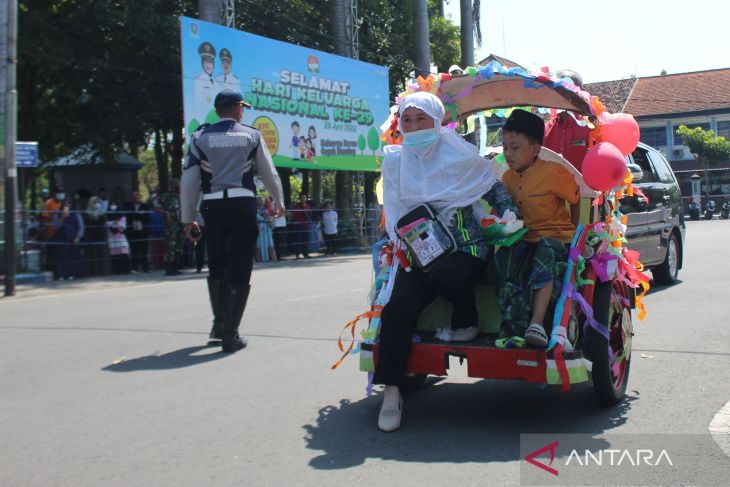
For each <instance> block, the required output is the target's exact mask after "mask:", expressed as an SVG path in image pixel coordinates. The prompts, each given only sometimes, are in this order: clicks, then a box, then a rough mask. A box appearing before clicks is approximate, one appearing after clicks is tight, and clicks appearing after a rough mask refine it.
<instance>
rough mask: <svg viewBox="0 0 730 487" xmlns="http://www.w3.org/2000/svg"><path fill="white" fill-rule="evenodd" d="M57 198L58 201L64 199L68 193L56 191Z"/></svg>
mask: <svg viewBox="0 0 730 487" xmlns="http://www.w3.org/2000/svg"><path fill="white" fill-rule="evenodd" d="M56 199H57V200H58V201H63V200H65V199H66V193H56Z"/></svg>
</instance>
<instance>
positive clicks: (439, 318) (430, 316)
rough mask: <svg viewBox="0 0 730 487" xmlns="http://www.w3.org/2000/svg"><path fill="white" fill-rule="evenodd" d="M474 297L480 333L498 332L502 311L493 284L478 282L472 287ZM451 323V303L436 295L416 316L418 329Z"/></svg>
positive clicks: (433, 328) (433, 327) (438, 326)
mask: <svg viewBox="0 0 730 487" xmlns="http://www.w3.org/2000/svg"><path fill="white" fill-rule="evenodd" d="M474 297H475V299H476V303H477V311H479V328H480V330H481V332H482V333H495V334H496V333H499V325H500V324H501V323H502V312H501V310H500V307H499V303H498V302H497V294H496V292H495V289H494V286H492V285H489V284H480V285H478V286H477V287H476V288H474ZM449 323H451V304H449V303H448V302H447V301H446V300H445V299H444V298H442V297H441V296H437V297H436V299H434V300H433V302H432V303H431V304H429V305H428V306H427V307H426V308H425V309H424V310H423V311H421V314H420V315H419V317H418V331H422V332H428V331H430V332H433V331H435V330H436V329H437V328H443V327H445V326H447V325H448V324H449Z"/></svg>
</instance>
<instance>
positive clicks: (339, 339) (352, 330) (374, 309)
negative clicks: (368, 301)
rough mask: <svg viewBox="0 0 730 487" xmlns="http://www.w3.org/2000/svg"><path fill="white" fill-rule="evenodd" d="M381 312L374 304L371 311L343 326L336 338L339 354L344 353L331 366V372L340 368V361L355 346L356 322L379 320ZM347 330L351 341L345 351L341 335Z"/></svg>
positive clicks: (381, 308)
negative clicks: (365, 319)
mask: <svg viewBox="0 0 730 487" xmlns="http://www.w3.org/2000/svg"><path fill="white" fill-rule="evenodd" d="M382 311H383V307H382V306H380V305H377V304H376V305H374V306H373V307H372V309H371V310H370V311H366V312H365V313H361V314H359V315H357V316H356V317H355V319H354V320H352V321H350V322H349V323H347V324H346V325H345V326H344V328H342V330H341V331H340V336H339V337H337V346H338V347H339V349H340V352H344V353H343V354H342V357H340V359H339V360H338V361H337V362H335V363H334V364H333V365H332V367H330V368H331V369H332V370H335V369H336V368H337V367H339V366H340V364H341V363H342V361H343V360H345V357H347V356H348V355H349V354H350V351H351V350H352V347H354V346H355V325H356V324H357V322H358V321H360V320H361V319H363V318H368V319H372V318H380V313H381V312H382ZM348 328H349V329H350V335H351V340H350V345H349V346H348V347H347V350H345V347H344V346H343V345H342V333H343V332H344V331H346V330H347V329H348Z"/></svg>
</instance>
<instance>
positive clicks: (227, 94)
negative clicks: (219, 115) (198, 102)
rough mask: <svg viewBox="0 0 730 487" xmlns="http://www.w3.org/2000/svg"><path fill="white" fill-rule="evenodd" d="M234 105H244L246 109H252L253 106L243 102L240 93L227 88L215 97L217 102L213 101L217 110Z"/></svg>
mask: <svg viewBox="0 0 730 487" xmlns="http://www.w3.org/2000/svg"><path fill="white" fill-rule="evenodd" d="M233 105H243V106H245V107H246V108H251V104H250V103H246V102H245V101H243V97H242V96H241V94H240V93H239V92H237V91H233V90H229V89H227V88H226V89H225V90H221V92H220V93H218V94H217V95H216V96H215V100H214V101H213V106H215V107H216V108H223V107H230V106H233Z"/></svg>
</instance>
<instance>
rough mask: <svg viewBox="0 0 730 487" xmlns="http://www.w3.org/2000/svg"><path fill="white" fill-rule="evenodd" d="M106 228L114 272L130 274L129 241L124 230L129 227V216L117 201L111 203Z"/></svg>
mask: <svg viewBox="0 0 730 487" xmlns="http://www.w3.org/2000/svg"><path fill="white" fill-rule="evenodd" d="M106 228H107V230H108V234H107V238H108V240H109V254H110V255H111V257H112V273H113V274H129V271H130V266H129V241H128V240H127V236H126V235H125V234H124V232H125V231H126V229H127V218H126V217H125V216H124V212H122V211H120V208H119V205H118V204H117V203H116V202H112V203H110V204H109V212H108V213H107V222H106Z"/></svg>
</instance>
